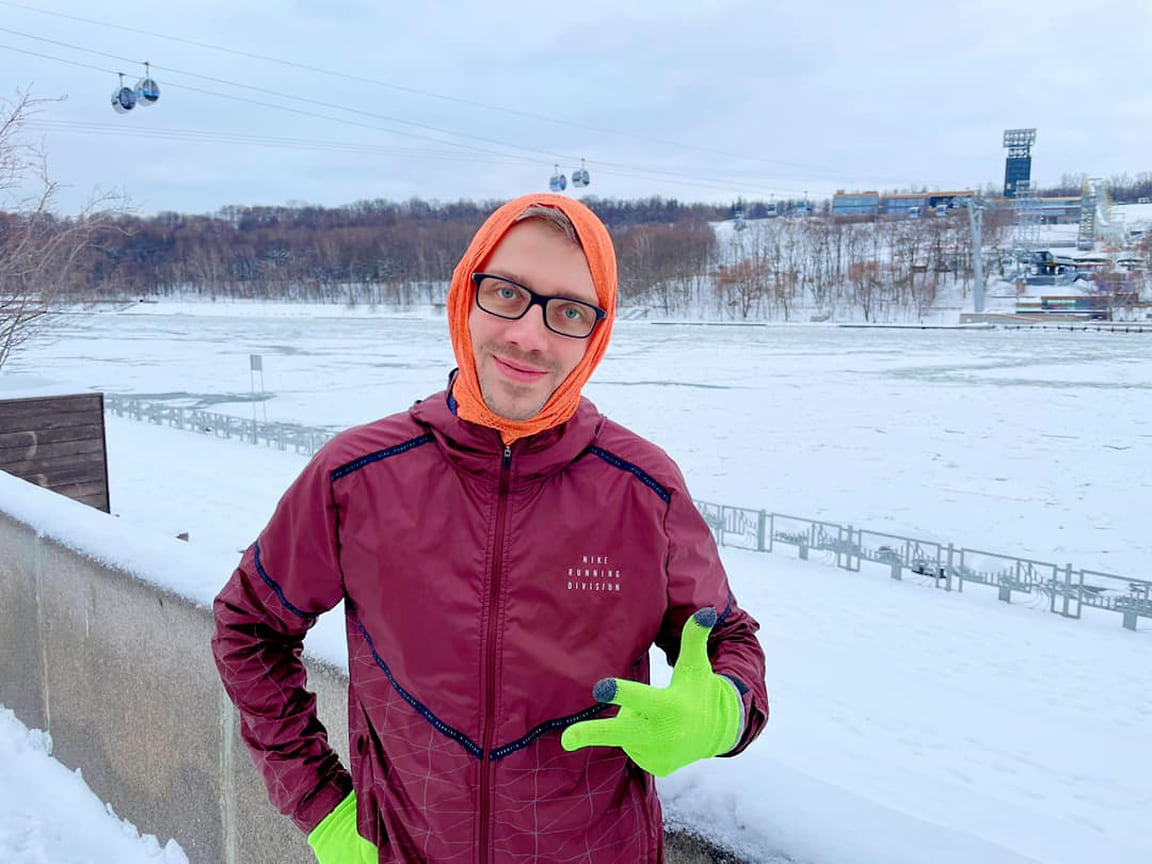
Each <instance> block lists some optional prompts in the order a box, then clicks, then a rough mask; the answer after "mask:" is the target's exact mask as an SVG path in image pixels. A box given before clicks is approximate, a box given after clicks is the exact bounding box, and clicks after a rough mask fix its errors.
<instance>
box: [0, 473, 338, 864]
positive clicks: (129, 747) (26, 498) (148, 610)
mask: <svg viewBox="0 0 1152 864" xmlns="http://www.w3.org/2000/svg"><path fill="white" fill-rule="evenodd" d="M14 484H20V485H21V486H23V487H25V488H19V487H17V486H16V485H14ZM14 510H16V511H19V513H18V514H16V515H13V513H12V512H11V511H14ZM30 523H31V524H30ZM54 534H55V535H64V536H63V537H57V536H53V535H54ZM137 534H139V532H138V531H136V530H134V528H133V526H132V525H130V524H123V523H121V522H120V520H118V519H116V518H115V517H112V516H108V515H107V514H104V513H101V512H99V511H97V510H93V509H92V508H88V507H85V506H84V505H82V504H77V503H76V502H73V501H70V500H68V499H66V498H63V497H61V496H58V495H55V494H54V493H51V492H48V491H46V490H42V489H39V488H37V487H35V486H32V485H31V484H28V483H24V481H21V480H17V479H16V478H13V477H11V476H9V475H6V474H2V473H0V609H2V610H3V614H2V615H0V646H2V650H0V703H2V704H4V705H6V706H8V707H9V708H11V709H13V710H14V711H15V713H16V715H17V716H18V717H19V718H20V719H21V720H22V721H23V722H24V723H25V724H26V725H28V726H30V727H36V728H40V729H44V730H47V731H49V732H50V733H51V734H52V739H53V742H54V753H55V755H56V757H57V758H58V759H59V760H60V761H61V762H63V763H64V764H66V765H68V766H69V767H71V768H80V769H81V770H82V771H83V775H84V779H85V780H86V781H87V783H88V785H89V786H90V787H91V788H92V790H93V791H94V792H95V793H96V794H97V795H98V796H100V798H101V800H105V801H111V802H113V804H114V806H115V807H116V808H117V811H118V812H119V814H120V815H121V816H123V817H125V818H127V819H129V820H130V821H132V822H134V823H135V824H137V825H141V826H148V830H150V831H153V832H155V833H157V834H161V835H163V836H170V837H175V838H177V839H178V840H179V842H180V844H181V846H182V847H183V848H184V850H185V851H186V852H187V853H188V856H189V860H190V861H192V862H193V864H249V862H252V864H255V862H260V864H265V862H286V864H293V862H299V864H307V862H314V859H313V857H312V854H311V852H310V850H309V849H308V846H307V844H306V843H305V840H304V837H303V835H302V834H300V832H298V831H296V830H295V829H294V828H293V827H292V825H291V823H290V822H288V821H287V820H286V819H285V818H284V817H282V816H280V815H279V814H277V813H276V812H275V811H274V810H273V809H272V807H271V805H270V804H269V803H268V798H267V793H266V792H265V789H264V785H263V783H262V782H261V780H260V778H259V776H258V775H257V773H256V770H255V768H254V767H253V765H252V762H251V760H250V759H249V757H248V754H247V751H246V750H245V749H244V746H243V743H242V742H241V740H240V734H239V727H238V722H237V716H236V712H235V710H234V709H233V707H232V705H231V703H230V702H229V701H228V699H227V697H226V696H225V694H224V691H223V688H222V687H221V686H220V682H219V678H218V677H217V674H216V669H215V665H214V663H213V660H212V656H211V653H210V651H209V639H210V637H211V634H212V616H211V612H210V611H209V609H208V606H207V604H206V603H202V602H197V601H196V600H194V599H190V598H188V597H184V596H181V595H179V594H177V593H175V592H173V591H172V590H169V589H166V588H163V587H160V586H159V585H157V584H149V582H148V581H145V580H143V579H140V578H137V575H138V573H136V572H133V571H140V570H142V569H146V568H147V567H149V566H154V567H157V568H164V569H163V570H157V571H156V572H165V571H167V572H172V571H173V570H175V571H177V572H185V573H187V574H189V575H190V574H192V573H194V572H195V571H196V570H197V569H198V568H199V567H201V566H204V564H205V563H211V562H205V561H203V560H202V558H201V557H200V556H198V555H197V553H196V551H195V550H194V549H193V548H191V547H189V546H188V545H187V544H183V543H181V542H180V541H177V540H172V541H170V542H168V541H167V539H166V538H152V539H148V538H141V537H138V536H134V535H137ZM85 536H86V537H87V538H88V539H89V540H90V541H91V545H93V546H94V547H96V548H94V549H93V550H90V551H88V550H85V551H79V550H77V549H76V548H70V547H76V546H82V543H80V542H78V541H81V540H82V539H83V538H84V537H85ZM108 558H112V559H115V560H116V563H109V561H108V560H101V559H108ZM225 572H226V571H225ZM153 581H157V582H158V581H160V580H153ZM217 581H219V577H218V576H217ZM308 665H309V676H308V678H309V684H310V686H311V687H312V689H314V690H315V691H316V693H317V696H318V701H319V706H320V712H321V716H322V718H323V719H324V722H325V724H326V725H327V726H328V728H329V730H330V733H331V738H332V742H333V745H334V746H335V747H336V748H337V750H339V751H340V752H341V753H346V752H347V731H346V730H347V723H346V713H345V712H346V708H345V702H346V698H347V697H346V693H347V683H346V678H345V677H344V675H343V673H342V672H340V671H339V670H336V669H334V668H332V667H330V666H327V665H326V664H323V663H319V662H317V661H315V660H309V661H308Z"/></svg>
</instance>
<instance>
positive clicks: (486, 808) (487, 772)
mask: <svg viewBox="0 0 1152 864" xmlns="http://www.w3.org/2000/svg"><path fill="white" fill-rule="evenodd" d="M511 474H512V446H511V445H509V444H505V445H504V456H503V458H502V459H501V461H500V482H499V485H498V486H497V497H496V548H495V550H494V552H493V555H492V579H491V582H490V588H489V591H488V609H489V612H488V633H487V636H486V638H487V642H488V646H487V648H488V650H487V655H486V657H485V661H486V662H485V669H484V740H483V742H482V746H483V750H482V751H481V760H482V761H481V765H480V864H487V862H488V844H489V842H490V839H489V830H488V829H489V823H490V822H491V816H492V814H491V809H492V801H491V798H492V760H491V747H492V727H493V725H494V724H495V719H496V718H495V714H496V626H497V615H496V612H497V606H498V604H499V602H500V571H501V570H502V569H503V568H504V530H505V528H504V520H505V517H506V516H507V512H508V485H509V480H510V478H511Z"/></svg>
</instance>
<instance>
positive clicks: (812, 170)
mask: <svg viewBox="0 0 1152 864" xmlns="http://www.w3.org/2000/svg"><path fill="white" fill-rule="evenodd" d="M0 6H9V7H11V8H14V9H23V10H25V11H28V12H36V13H39V14H41V15H49V16H53V17H57V18H64V19H67V20H70V21H77V22H80V23H82V24H90V25H93V26H97V27H106V28H110V29H115V30H124V31H126V32H129V33H138V34H140V35H144V36H152V37H155V38H158V39H167V40H170V41H173V42H179V43H183V44H185V45H191V46H193V47H197V48H206V49H209V50H211V51H219V52H221V53H225V54H232V55H234V56H237V57H245V58H248V59H251V60H259V61H261V62H265V63H273V64H277V65H280V66H287V67H291V68H295V69H300V70H302V71H306V72H312V73H315V74H320V75H328V76H331V77H335V78H343V79H345V80H350V81H358V82H360V83H364V84H372V85H374V86H378V87H385V88H388V89H392V90H397V91H400V92H404V93H409V94H412V95H417V96H425V97H430V98H433V99H441V100H444V101H448V102H454V103H456V104H460V105H468V106H471V107H475V108H483V109H485V110H488V111H500V112H502V113H505V114H510V115H513V116H518V117H525V118H529V119H533V120H542V121H545V122H548V123H555V124H559V125H564V126H570V127H572V128H576V129H582V130H585V131H589V132H595V133H597V134H600V135H617V136H620V137H626V138H632V139H634V140H637V141H641V142H646V143H656V144H661V145H664V146H670V147H678V148H683V149H687V150H695V151H697V152H701V153H707V154H710V155H713V156H723V157H725V158H728V159H740V160H745V161H752V162H761V163H764V164H766V165H772V166H776V167H783V168H791V169H798V170H802V171H805V172H808V173H809V174H817V175H825V176H827V177H829V178H830V179H833V180H837V179H840V176H839V175H836V174H834V173H832V172H830V171H828V169H826V168H819V167H815V166H810V165H803V164H801V163H796V162H786V161H783V160H778V159H768V158H766V157H763V156H751V155H748V154H743V153H733V152H731V151H725V150H718V149H715V148H711V147H702V146H699V145H695V144H684V143H682V142H678V141H669V140H666V139H661V138H652V137H649V136H645V135H639V134H636V133H633V132H622V131H619V130H613V129H604V128H598V127H595V126H588V125H586V124H583V123H577V122H575V121H571V120H564V119H560V118H556V117H548V116H546V115H543V114H536V113H533V112H529V111H521V110H517V109H514V108H507V107H504V106H500V105H491V104H488V103H484V102H477V101H474V100H470V99H464V98H461V97H457V96H449V95H445V94H443V93H436V92H433V91H429V90H421V89H418V88H415V87H407V86H405V85H401V84H394V83H391V82H388V81H381V80H379V79H376V78H369V77H366V76H361V75H354V74H351V73H347V72H338V71H335V70H332V69H325V68H323V67H320V66H313V65H311V64H308V63H300V62H297V61H293V60H284V59H281V58H277V57H271V56H269V55H266V54H258V53H255V52H251V51H242V50H239V49H235V48H228V47H225V46H222V45H215V44H213V43H210V42H201V41H198V40H195V39H187V38H185V37H181V36H172V35H169V34H166V33H158V32H156V31H153V30H144V29H142V28H139V27H130V26H128V25H126V24H112V23H109V22H106V21H98V20H96V19H93V18H85V17H82V16H79V15H69V14H67V13H64V12H56V11H53V10H48V9H37V8H36V7H34V6H28V5H26V4H24V3H15V2H12V0H0ZM157 68H159V67H157ZM450 134H458V133H450ZM899 182H903V181H899Z"/></svg>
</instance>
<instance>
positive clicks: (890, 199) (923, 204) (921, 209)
mask: <svg viewBox="0 0 1152 864" xmlns="http://www.w3.org/2000/svg"><path fill="white" fill-rule="evenodd" d="M975 194H976V193H975V192H974V191H973V190H971V189H962V190H959V191H956V192H901V193H899V194H896V195H885V196H884V197H883V198H881V199H880V212H881V213H882V214H884V218H885V219H887V220H888V221H890V222H891V221H895V220H899V219H917V218H919V217H921V216H933V215H935V216H941V215H944V214H945V213H947V212H948V211H950V210H955V209H957V208H958V207H960V206H962V204H963V201H964V199H966V198H971V197H973V196H974V195H975Z"/></svg>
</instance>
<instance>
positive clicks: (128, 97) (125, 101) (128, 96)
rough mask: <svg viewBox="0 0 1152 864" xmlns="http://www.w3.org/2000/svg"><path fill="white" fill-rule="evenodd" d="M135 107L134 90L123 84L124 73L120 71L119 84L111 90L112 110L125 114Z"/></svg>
mask: <svg viewBox="0 0 1152 864" xmlns="http://www.w3.org/2000/svg"><path fill="white" fill-rule="evenodd" d="M135 107H136V91H135V90H133V89H132V88H131V87H125V86H124V73H123V72H121V73H120V86H119V87H117V88H116V89H115V90H113V91H112V110H113V111H115V112H116V113H117V114H127V113H128V112H129V111H131V110H132V109H133V108H135Z"/></svg>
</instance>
